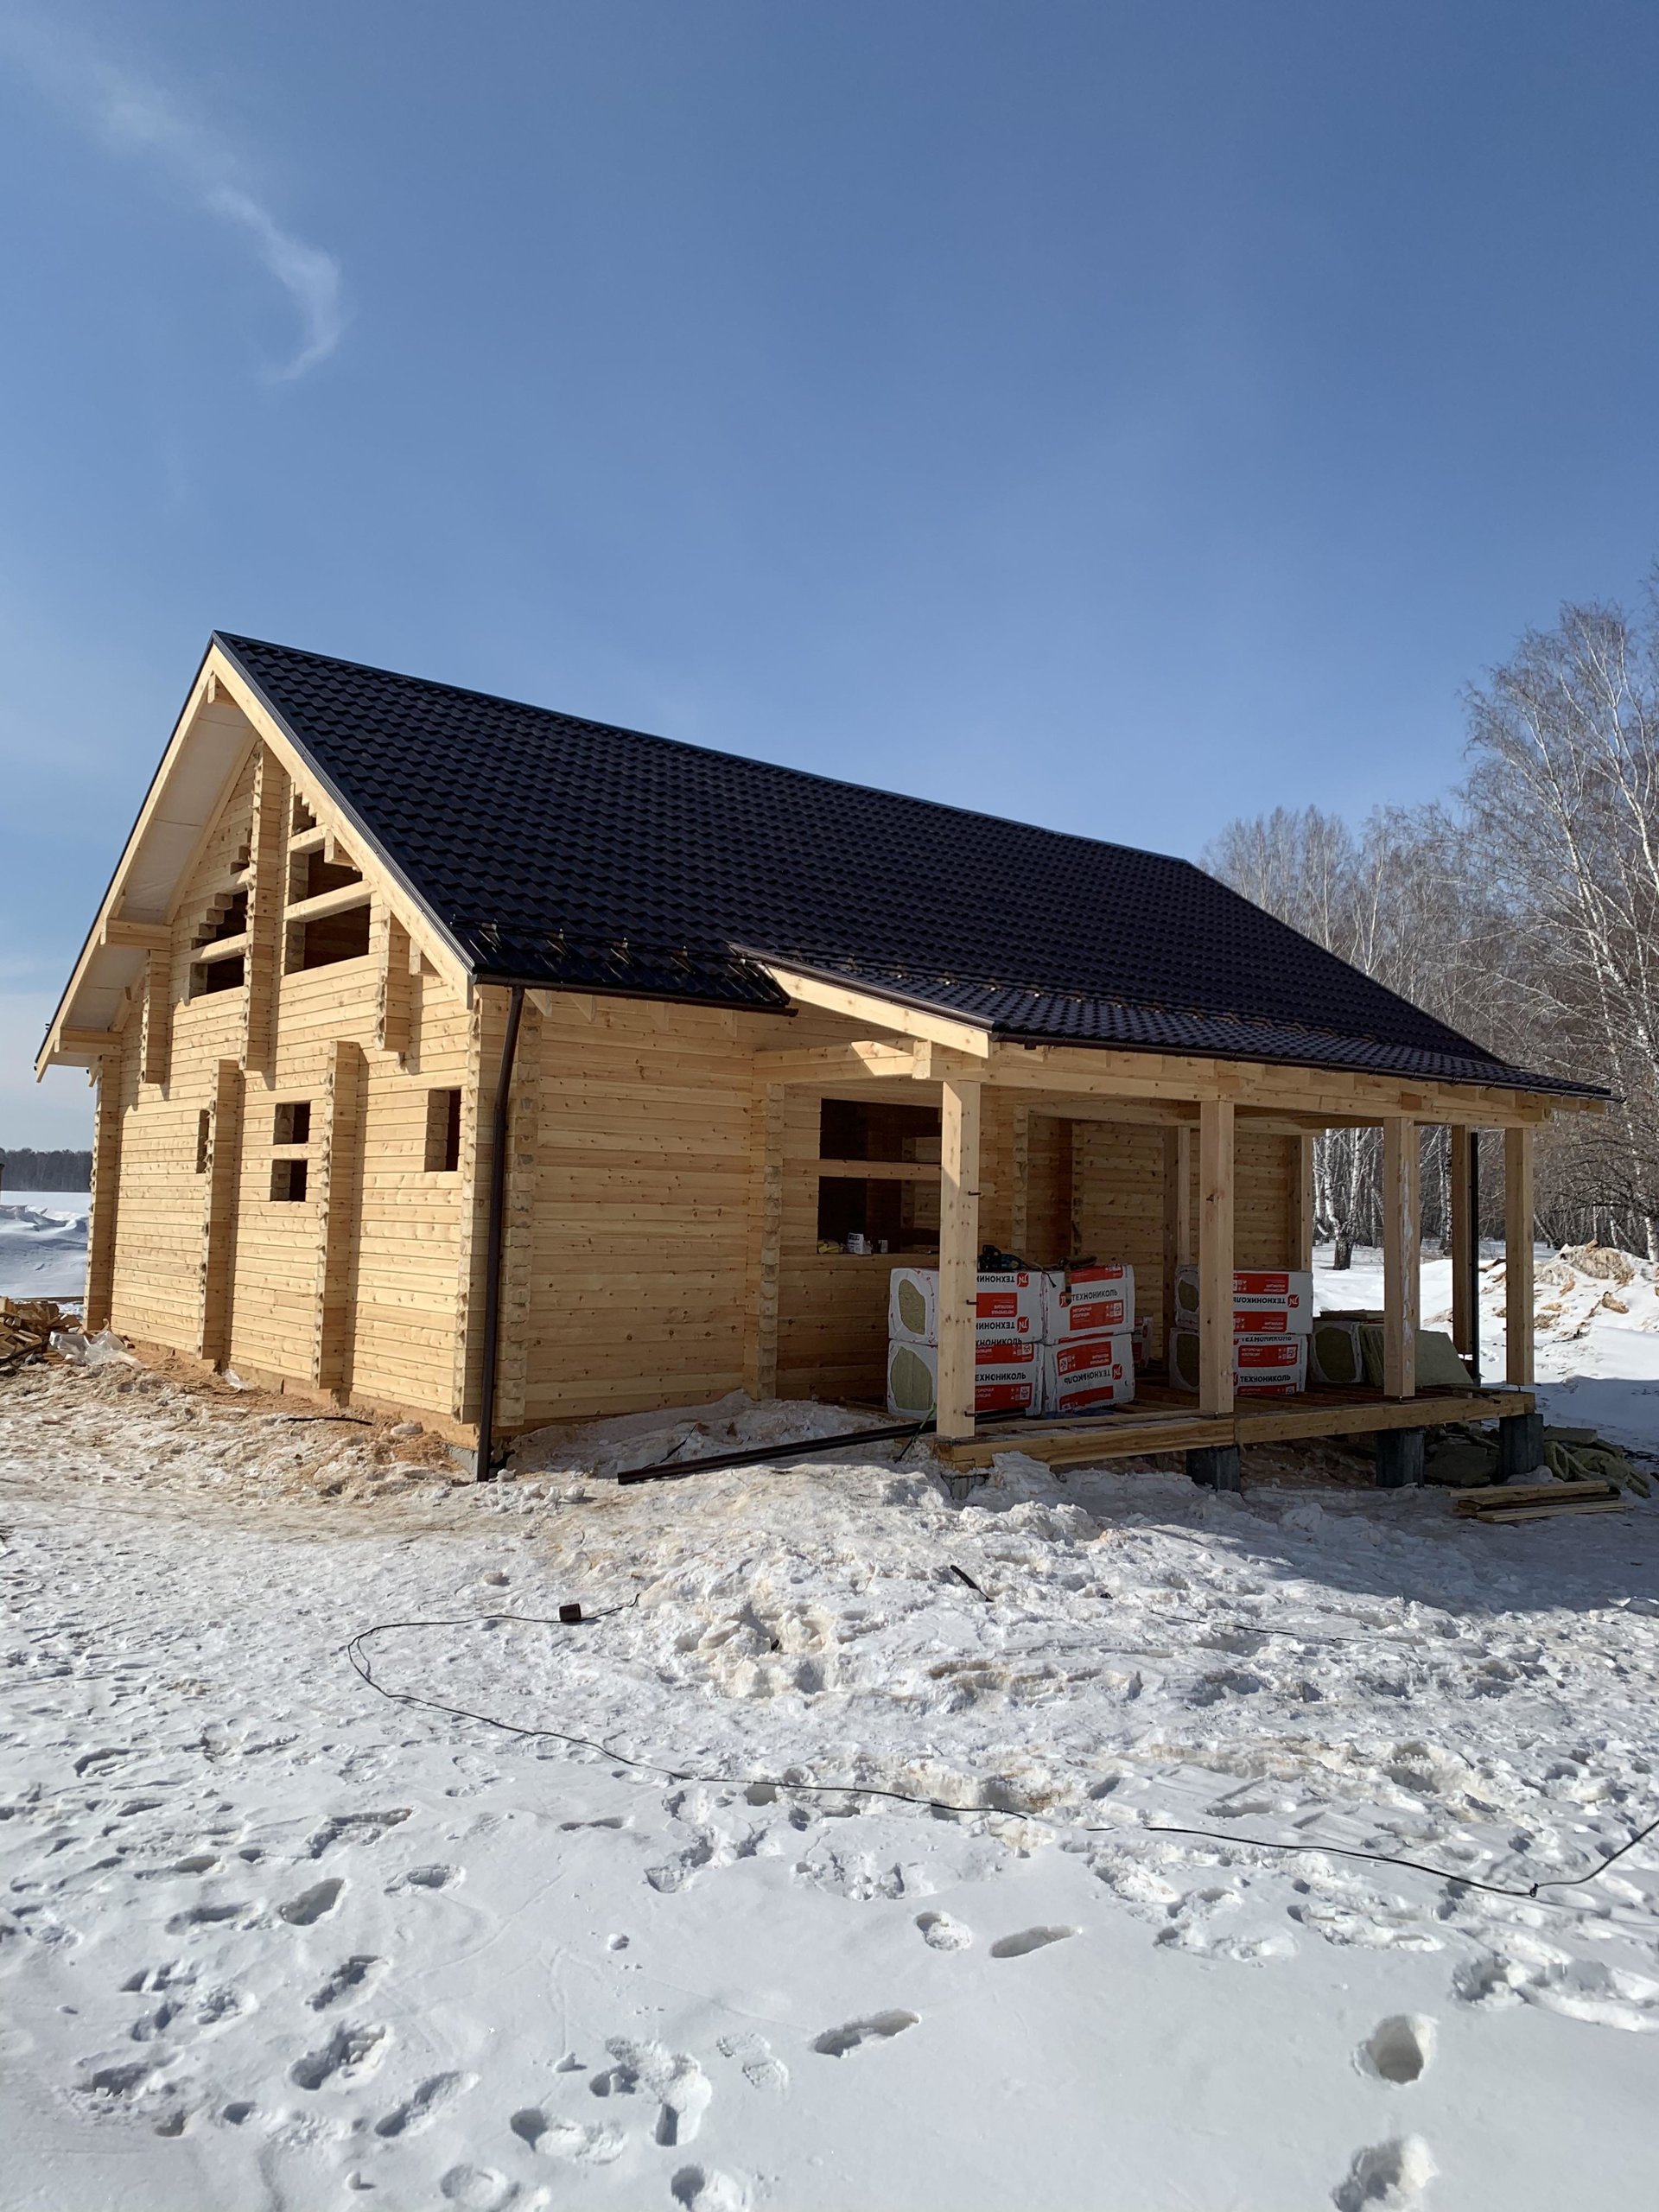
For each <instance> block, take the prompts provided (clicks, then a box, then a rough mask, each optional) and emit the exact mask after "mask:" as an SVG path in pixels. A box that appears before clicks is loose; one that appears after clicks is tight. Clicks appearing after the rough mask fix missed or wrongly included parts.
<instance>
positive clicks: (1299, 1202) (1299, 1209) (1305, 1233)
mask: <svg viewBox="0 0 1659 2212" xmlns="http://www.w3.org/2000/svg"><path fill="white" fill-rule="evenodd" d="M1285 1143H1286V1146H1287V1149H1288V1151H1289V1154H1290V1265H1291V1266H1292V1267H1293V1268H1302V1269H1304V1270H1306V1269H1307V1268H1311V1267H1312V1266H1313V1137H1312V1136H1311V1135H1309V1136H1300V1137H1287V1138H1286V1140H1285Z"/></svg>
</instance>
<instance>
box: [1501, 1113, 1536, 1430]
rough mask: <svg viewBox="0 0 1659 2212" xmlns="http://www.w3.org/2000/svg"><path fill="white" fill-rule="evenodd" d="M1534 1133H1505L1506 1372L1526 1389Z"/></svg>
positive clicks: (1529, 1358)
mask: <svg viewBox="0 0 1659 2212" xmlns="http://www.w3.org/2000/svg"><path fill="white" fill-rule="evenodd" d="M1532 1142H1533V1140H1532V1131H1531V1130H1530V1129H1505V1131H1504V1132H1503V1316H1504V1319H1503V1341H1504V1348H1505V1352H1506V1363H1505V1366H1504V1374H1505V1376H1507V1378H1508V1380H1509V1381H1510V1382H1511V1383H1518V1384H1520V1385H1521V1386H1522V1387H1523V1388H1524V1387H1525V1386H1526V1385H1527V1384H1528V1383H1530V1382H1531V1381H1532V1370H1533V1282H1532V1240H1533V1230H1534V1221H1533V1212H1534V1208H1533V1194H1532V1178H1533V1165H1532Z"/></svg>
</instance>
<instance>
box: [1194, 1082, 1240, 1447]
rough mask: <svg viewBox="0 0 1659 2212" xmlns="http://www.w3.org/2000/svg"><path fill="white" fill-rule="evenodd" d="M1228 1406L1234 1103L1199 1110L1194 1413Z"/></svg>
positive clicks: (1217, 1102) (1210, 1101)
mask: <svg viewBox="0 0 1659 2212" xmlns="http://www.w3.org/2000/svg"><path fill="white" fill-rule="evenodd" d="M1232 1410H1233V1102H1232V1100H1231V1099H1230V1098H1206V1099H1205V1101H1204V1103H1203V1104H1202V1105H1201V1106H1200V1107H1199V1109H1198V1411H1199V1412H1200V1413H1204V1414H1230V1413H1231V1411H1232Z"/></svg>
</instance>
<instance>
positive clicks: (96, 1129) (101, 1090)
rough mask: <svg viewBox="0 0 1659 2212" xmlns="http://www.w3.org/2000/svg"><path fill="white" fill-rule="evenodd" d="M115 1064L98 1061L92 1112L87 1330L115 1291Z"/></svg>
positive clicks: (104, 1314)
mask: <svg viewBox="0 0 1659 2212" xmlns="http://www.w3.org/2000/svg"><path fill="white" fill-rule="evenodd" d="M121 1073H122V1070H121V1063H120V1061H119V1060H118V1059H106V1060H105V1061H103V1062H102V1063H101V1065H100V1066H99V1071H98V1077H97V1081H98V1113H97V1119H96V1122H95V1123H94V1125H93V1136H92V1202H91V1211H92V1222H91V1224H90V1228H89V1231H88V1238H87V1248H86V1305H85V1307H84V1312H85V1315H86V1326H87V1327H88V1329H107V1328H108V1327H109V1325H110V1306H111V1299H112V1297H113V1294H114V1290H115V1229H116V1217H117V1211H118V1207H119V1205H120V1203H121Z"/></svg>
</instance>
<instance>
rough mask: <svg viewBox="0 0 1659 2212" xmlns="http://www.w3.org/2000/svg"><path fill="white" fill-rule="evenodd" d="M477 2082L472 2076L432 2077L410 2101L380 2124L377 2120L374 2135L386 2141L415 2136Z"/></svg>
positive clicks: (406, 2101)
mask: <svg viewBox="0 0 1659 2212" xmlns="http://www.w3.org/2000/svg"><path fill="white" fill-rule="evenodd" d="M477 2079H478V2076H477V2075H475V2074H434V2075H431V2076H430V2077H429V2079H428V2080H427V2081H424V2082H422V2083H421V2085H420V2087H419V2088H418V2089H416V2092H415V2094H414V2095H413V2096H412V2097H405V2098H404V2101H403V2103H402V2104H400V2105H398V2106H397V2107H396V2108H395V2110H393V2111H391V2112H389V2113H387V2114H386V2116H385V2119H384V2120H376V2122H375V2123H374V2132H375V2133H376V2134H377V2135H384V2136H385V2137H386V2138H387V2139H391V2138H393V2137H396V2136H399V2135H418V2134H419V2133H420V2132H421V2130H422V2128H423V2127H425V2126H429V2123H430V2122H431V2121H432V2120H435V2119H436V2117H437V2115H438V2114H439V2113H441V2112H442V2110H443V2107H445V2106H446V2105H448V2104H453V2103H454V2101H455V2099H456V2098H457V2097H459V2096H464V2095H465V2094H466V2093H467V2090H468V2089H470V2088H472V2086H473V2084H474V2082H476V2080H477Z"/></svg>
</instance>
